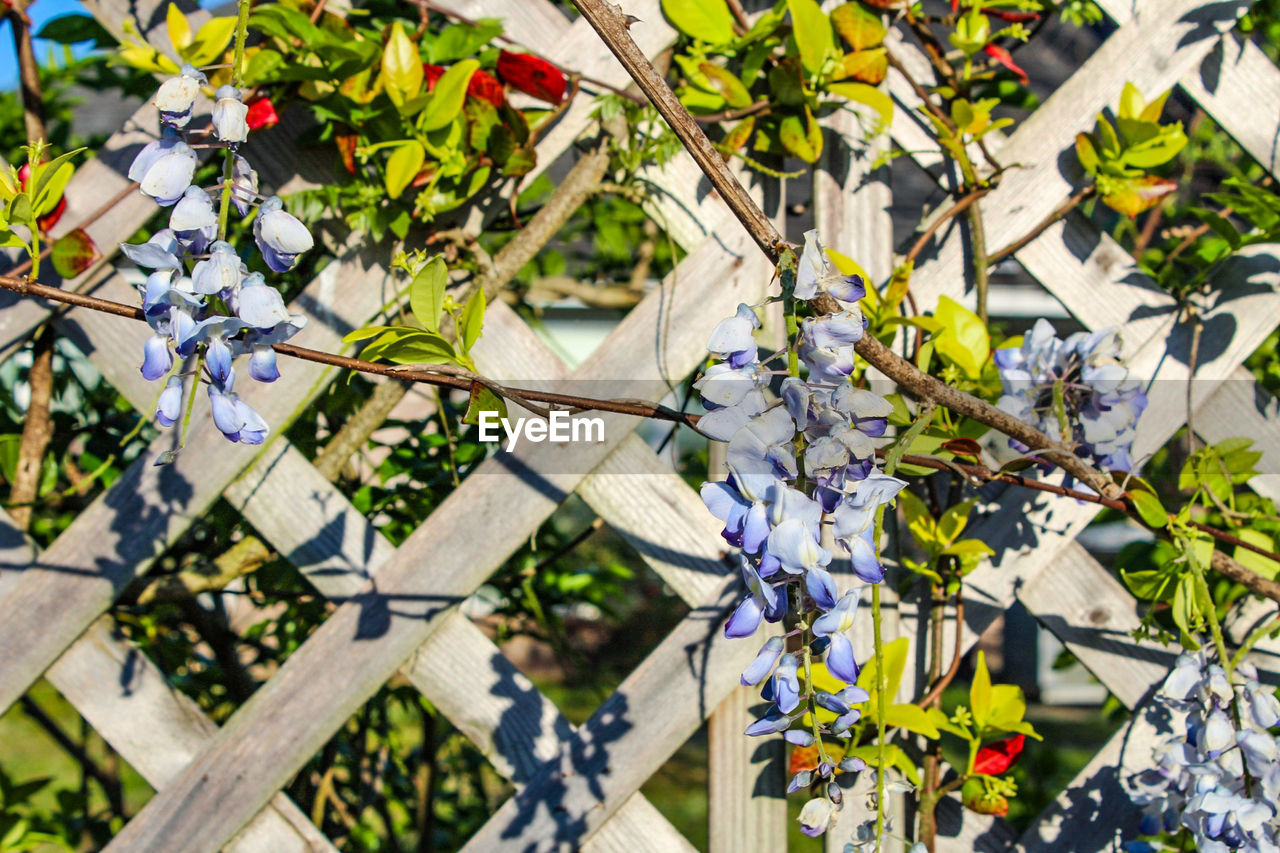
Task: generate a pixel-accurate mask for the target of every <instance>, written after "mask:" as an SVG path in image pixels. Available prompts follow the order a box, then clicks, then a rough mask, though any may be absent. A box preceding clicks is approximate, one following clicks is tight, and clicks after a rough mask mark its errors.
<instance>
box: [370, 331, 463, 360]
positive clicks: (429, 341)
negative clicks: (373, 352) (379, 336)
mask: <svg viewBox="0 0 1280 853" xmlns="http://www.w3.org/2000/svg"><path fill="white" fill-rule="evenodd" d="M380 355H381V356H382V358H385V359H389V360H390V361H394V362H396V363H397V364H454V363H456V362H457V360H458V354H457V352H455V351H454V349H453V344H451V343H449V342H448V341H447V340H445V339H444V338H442V337H441V336H440V335H438V334H436V333H435V332H420V331H418V330H417V329H411V330H410V331H409V332H408V334H405V335H402V336H401V337H400V338H399V339H398V340H396V341H394V342H393V343H390V344H388V345H386V346H385V347H384V348H383V349H382V351H381V353H380Z"/></svg>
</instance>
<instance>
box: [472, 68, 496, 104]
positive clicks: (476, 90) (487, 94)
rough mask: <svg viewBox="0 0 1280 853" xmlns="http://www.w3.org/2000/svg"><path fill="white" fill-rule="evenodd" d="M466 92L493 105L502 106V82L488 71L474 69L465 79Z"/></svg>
mask: <svg viewBox="0 0 1280 853" xmlns="http://www.w3.org/2000/svg"><path fill="white" fill-rule="evenodd" d="M467 94H468V95H470V96H471V97H473V98H479V99H480V100H482V101H488V102H489V103H491V104H493V106H494V107H500V106H502V98H503V92H502V84H501V83H499V82H498V80H497V78H496V77H494V76H493V75H492V74H490V73H489V72H488V71H482V70H480V69H476V72H475V73H474V74H472V75H471V79H470V80H468V81H467Z"/></svg>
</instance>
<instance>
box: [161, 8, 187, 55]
mask: <svg viewBox="0 0 1280 853" xmlns="http://www.w3.org/2000/svg"><path fill="white" fill-rule="evenodd" d="M165 24H166V26H167V28H168V30H169V41H170V42H171V43H172V44H173V47H174V49H175V50H177V51H179V52H181V51H182V49H183V48H184V47H186V46H187V45H189V44H191V24H189V23H187V16H186V15H184V14H182V10H181V9H179V8H178V4H177V3H170V4H169V10H168V11H167V12H166V13H165Z"/></svg>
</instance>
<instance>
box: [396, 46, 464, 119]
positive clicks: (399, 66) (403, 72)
mask: <svg viewBox="0 0 1280 853" xmlns="http://www.w3.org/2000/svg"><path fill="white" fill-rule="evenodd" d="M468 76H469V75H468ZM422 79H423V77H422V59H421V58H419V56H418V48H417V47H416V46H415V45H414V43H413V42H412V41H410V40H409V37H408V36H407V35H405V32H404V29H403V28H402V27H401V26H400V24H398V23H397V24H394V25H392V27H391V35H390V36H389V37H388V38H387V45H386V47H385V48H384V49H383V51H382V84H383V86H384V87H386V90H387V97H389V98H390V99H391V103H393V104H395V105H396V106H397V107H402V106H404V104H405V102H407V101H408V100H409V99H410V98H412V97H413V96H414V95H417V94H418V92H419V91H420V90H421V89H422ZM441 79H442V80H443V78H441ZM446 123H447V122H446Z"/></svg>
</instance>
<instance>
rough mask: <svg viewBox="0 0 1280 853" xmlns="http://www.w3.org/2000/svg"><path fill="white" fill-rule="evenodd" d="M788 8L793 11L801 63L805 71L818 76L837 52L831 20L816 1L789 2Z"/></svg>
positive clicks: (789, 0) (793, 33)
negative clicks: (829, 58)
mask: <svg viewBox="0 0 1280 853" xmlns="http://www.w3.org/2000/svg"><path fill="white" fill-rule="evenodd" d="M787 8H788V9H790V10H791V25H792V35H794V36H795V40H796V47H797V48H799V50H800V62H801V64H802V65H804V70H805V71H808V72H809V73H810V74H817V73H818V72H819V71H821V70H822V66H823V64H824V63H825V62H826V61H827V57H828V56H831V55H833V54H834V53H835V50H836V40H835V36H834V34H833V33H832V30H831V19H830V18H828V17H827V16H826V15H825V14H824V13H823V11H822V7H821V6H819V5H818V3H817V2H816V0H787Z"/></svg>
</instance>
